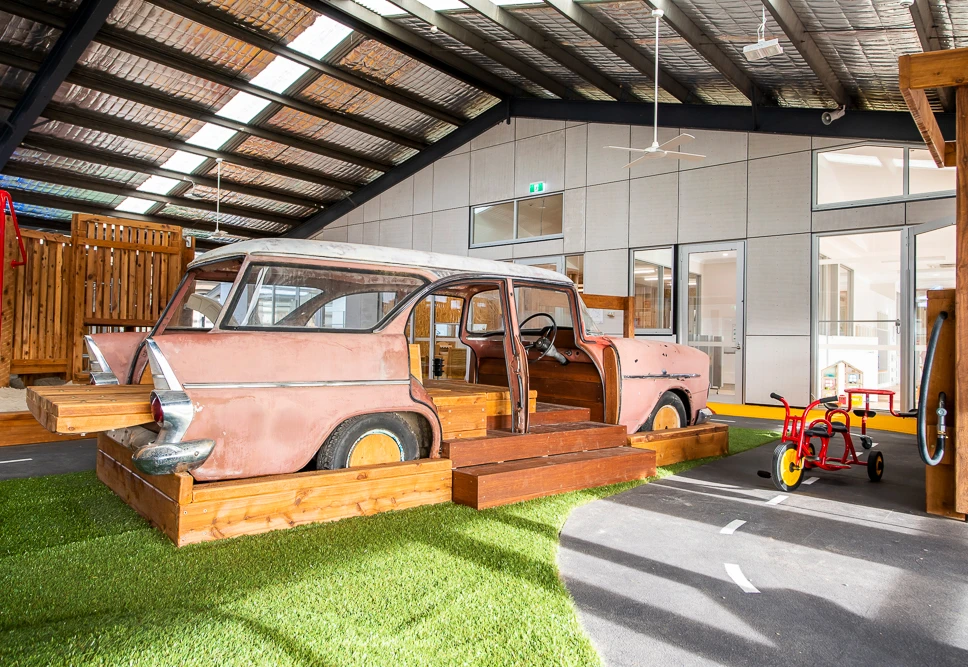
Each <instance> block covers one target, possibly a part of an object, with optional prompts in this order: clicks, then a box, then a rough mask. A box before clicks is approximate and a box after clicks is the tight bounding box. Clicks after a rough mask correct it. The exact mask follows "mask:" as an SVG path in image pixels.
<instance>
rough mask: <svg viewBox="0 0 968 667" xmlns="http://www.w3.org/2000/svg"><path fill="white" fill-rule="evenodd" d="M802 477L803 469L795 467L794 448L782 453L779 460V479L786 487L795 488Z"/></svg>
mask: <svg viewBox="0 0 968 667" xmlns="http://www.w3.org/2000/svg"><path fill="white" fill-rule="evenodd" d="M802 475H803V468H802V467H801V466H798V465H797V450H796V448H794V447H791V448H790V449H788V450H786V451H785V452H783V458H782V459H780V478H781V479H782V480H783V483H784V484H786V485H787V486H796V483H797V482H799V481H800V477H801V476H802Z"/></svg>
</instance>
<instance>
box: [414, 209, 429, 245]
mask: <svg viewBox="0 0 968 667" xmlns="http://www.w3.org/2000/svg"><path fill="white" fill-rule="evenodd" d="M433 226H434V216H433V213H421V214H420V215H415V216H413V249H414V250H428V251H429V250H431V249H432V247H433Z"/></svg>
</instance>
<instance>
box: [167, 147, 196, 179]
mask: <svg viewBox="0 0 968 667" xmlns="http://www.w3.org/2000/svg"><path fill="white" fill-rule="evenodd" d="M206 159H207V158H205V157H204V156H202V155H195V154H194V153H189V152H187V151H175V152H174V153H173V154H172V156H171V157H170V158H168V159H167V160H165V163H164V164H163V165H161V168H162V169H171V170H172V171H180V172H182V173H183V174H190V173H192V172H193V171H195V170H196V169H198V165H200V164H201V163H203V162H205V160H206Z"/></svg>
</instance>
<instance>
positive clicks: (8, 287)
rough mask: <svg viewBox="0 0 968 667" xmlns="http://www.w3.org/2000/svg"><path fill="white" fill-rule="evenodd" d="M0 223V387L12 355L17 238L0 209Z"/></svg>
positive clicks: (6, 377) (7, 381)
mask: <svg viewBox="0 0 968 667" xmlns="http://www.w3.org/2000/svg"><path fill="white" fill-rule="evenodd" d="M0 216H2V217H0V224H3V225H4V226H5V227H4V243H3V247H2V248H0V272H2V273H3V292H2V293H0V317H2V320H0V387H7V386H9V385H10V372H11V370H10V365H11V364H12V363H13V357H14V344H13V340H14V333H13V331H14V324H15V322H16V319H15V317H14V291H15V290H16V288H17V279H16V278H17V276H16V274H17V273H18V272H17V270H16V269H14V267H12V266H11V265H10V263H11V262H12V261H13V260H14V259H16V258H17V252H18V251H17V239H16V235H15V234H14V227H13V222H11V221H10V219H9V216H7V215H6V211H0Z"/></svg>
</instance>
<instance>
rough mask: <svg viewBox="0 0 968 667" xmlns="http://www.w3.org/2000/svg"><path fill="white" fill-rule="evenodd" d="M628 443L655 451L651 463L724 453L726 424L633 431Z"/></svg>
mask: <svg viewBox="0 0 968 667" xmlns="http://www.w3.org/2000/svg"><path fill="white" fill-rule="evenodd" d="M628 441H629V445H631V446H632V447H637V448H638V449H651V450H653V451H655V464H656V465H657V466H667V465H671V464H673V463H679V462H680V461H692V460H694V459H704V458H706V457H708V456H724V455H726V454H728V453H729V427H727V426H726V424H700V425H699V426H687V427H686V428H677V429H669V430H666V431H646V432H644V433H633V434H632V435H630V436H629V437H628Z"/></svg>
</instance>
